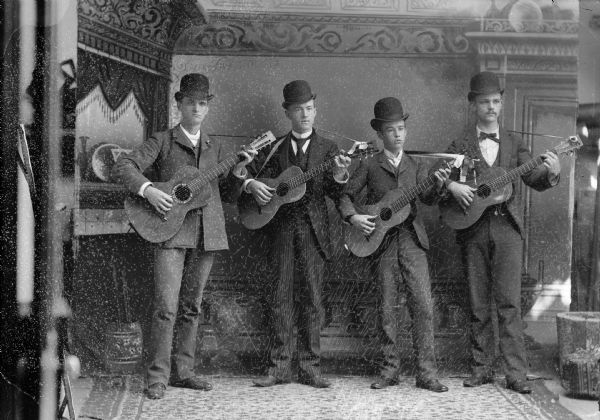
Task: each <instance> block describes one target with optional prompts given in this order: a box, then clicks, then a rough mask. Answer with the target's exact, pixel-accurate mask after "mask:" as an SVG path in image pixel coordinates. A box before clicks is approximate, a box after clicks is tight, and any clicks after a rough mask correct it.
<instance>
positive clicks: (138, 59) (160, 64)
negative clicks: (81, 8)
mask: <svg viewBox="0 0 600 420" xmlns="http://www.w3.org/2000/svg"><path fill="white" fill-rule="evenodd" d="M77 32H78V42H79V43H81V44H83V45H85V46H88V47H91V48H93V49H96V50H98V51H101V52H103V53H106V54H108V55H109V56H114V57H118V58H119V59H121V60H124V61H127V62H130V63H133V64H136V65H138V66H141V67H144V68H147V69H150V70H153V71H156V72H158V73H160V74H163V75H168V74H169V72H170V68H171V54H170V52H169V51H168V50H166V49H163V48H157V47H156V46H154V45H152V44H150V43H147V42H144V41H142V40H139V39H137V38H135V37H133V36H131V35H128V34H126V33H122V32H120V31H117V30H115V29H113V28H111V27H109V26H106V25H103V24H101V23H99V22H93V21H91V20H89V19H87V18H85V17H83V16H79V28H78V31H77Z"/></svg>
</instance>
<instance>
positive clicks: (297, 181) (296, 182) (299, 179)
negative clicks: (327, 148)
mask: <svg viewBox="0 0 600 420" xmlns="http://www.w3.org/2000/svg"><path fill="white" fill-rule="evenodd" d="M334 166H335V158H331V159H329V160H326V161H325V162H323V163H321V164H320V165H319V166H315V167H314V168H312V169H309V170H308V171H306V172H304V173H303V174H302V175H298V176H295V177H293V178H292V179H290V180H289V182H288V185H289V186H290V188H296V187H298V186H300V185H302V184H304V183H305V182H308V181H309V180H310V179H312V178H314V177H315V176H317V175H319V174H321V173H323V172H325V171H327V170H328V169H331V168H333V167H334Z"/></svg>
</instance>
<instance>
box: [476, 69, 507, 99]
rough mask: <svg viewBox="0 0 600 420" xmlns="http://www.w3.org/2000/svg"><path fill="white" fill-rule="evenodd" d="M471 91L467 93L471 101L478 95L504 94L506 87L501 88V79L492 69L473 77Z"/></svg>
mask: <svg viewBox="0 0 600 420" xmlns="http://www.w3.org/2000/svg"><path fill="white" fill-rule="evenodd" d="M470 88H471V91H470V92H469V94H468V95H467V98H468V99H469V102H471V101H473V99H475V97H476V96H477V95H487V94H490V93H499V94H500V95H502V94H503V93H504V89H502V88H500V80H499V79H498V76H496V75H495V74H494V73H492V72H491V71H482V72H481V73H477V74H476V75H475V76H473V77H471V84H470Z"/></svg>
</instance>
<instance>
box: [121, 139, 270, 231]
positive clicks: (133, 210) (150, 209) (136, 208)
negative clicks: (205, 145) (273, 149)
mask: <svg viewBox="0 0 600 420" xmlns="http://www.w3.org/2000/svg"><path fill="white" fill-rule="evenodd" d="M273 141H275V136H274V135H273V133H271V132H270V131H267V132H266V133H264V134H261V135H260V136H258V137H257V138H256V139H254V141H252V143H251V144H250V145H248V146H247V148H249V149H254V150H259V149H262V148H263V147H265V146H267V145H269V144H271V143H272V142H273ZM240 159H241V158H240V157H239V156H238V155H237V154H231V155H230V156H228V157H227V158H226V159H225V160H223V161H221V162H219V163H218V164H216V165H214V166H212V167H210V168H208V169H206V170H204V171H200V170H199V169H198V168H195V167H193V166H184V167H182V168H181V169H179V170H178V171H177V172H176V173H175V175H174V176H173V177H172V178H171V179H170V180H169V181H167V182H153V183H152V185H153V186H154V187H155V188H158V189H159V190H161V191H163V192H165V193H167V194H169V195H170V196H171V198H172V199H173V207H171V209H170V210H169V211H168V212H167V213H166V215H162V214H160V213H159V212H158V211H156V209H155V208H154V206H153V205H152V204H150V203H149V202H148V200H146V199H145V198H143V197H140V196H139V195H137V194H135V195H134V194H131V195H129V196H128V197H127V198H126V199H125V213H126V214H127V217H128V219H129V222H130V223H131V226H133V228H134V229H135V231H136V232H137V233H138V234H139V235H140V236H141V237H142V238H144V239H145V240H147V241H148V242H152V243H160V242H165V241H167V240H169V239H171V238H172V237H173V236H175V234H176V233H177V232H178V231H179V229H181V225H182V224H183V220H184V219H185V216H186V215H187V213H188V212H189V211H190V210H194V209H198V208H202V207H204V206H206V204H207V203H208V202H209V201H210V200H211V198H212V188H211V186H210V182H211V181H212V180H214V179H216V178H217V177H218V176H220V175H222V174H224V173H226V172H227V171H228V170H229V169H231V168H233V167H234V166H235V165H236V164H237V163H238V162H240Z"/></svg>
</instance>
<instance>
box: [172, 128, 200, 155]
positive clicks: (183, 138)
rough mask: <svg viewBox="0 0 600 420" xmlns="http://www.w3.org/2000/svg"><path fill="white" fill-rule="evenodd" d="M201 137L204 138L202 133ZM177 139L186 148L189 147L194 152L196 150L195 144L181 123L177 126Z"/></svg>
mask: <svg viewBox="0 0 600 420" xmlns="http://www.w3.org/2000/svg"><path fill="white" fill-rule="evenodd" d="M200 137H201V138H202V135H200ZM175 141H176V142H177V143H179V144H180V145H182V146H183V147H185V148H186V149H189V150H190V151H191V152H192V153H193V152H194V145H193V144H192V141H191V140H190V139H189V138H188V136H186V135H185V133H184V132H183V130H182V129H181V124H179V125H177V127H176V128H175Z"/></svg>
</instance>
